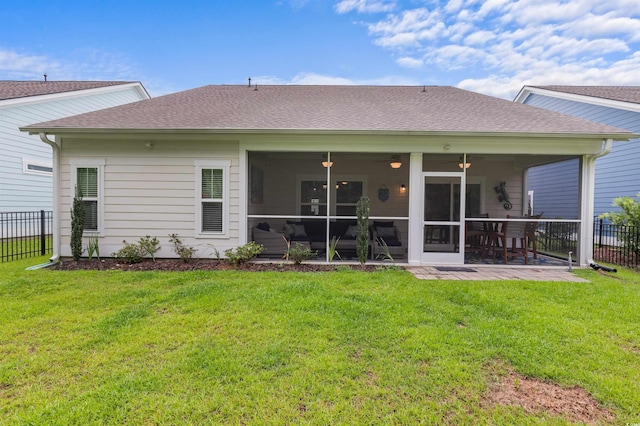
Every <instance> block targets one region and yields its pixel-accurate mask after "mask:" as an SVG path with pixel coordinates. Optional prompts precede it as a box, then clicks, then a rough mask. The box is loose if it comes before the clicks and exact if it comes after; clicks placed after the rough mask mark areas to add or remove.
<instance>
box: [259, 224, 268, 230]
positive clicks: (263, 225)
mask: <svg viewBox="0 0 640 426" xmlns="http://www.w3.org/2000/svg"><path fill="white" fill-rule="evenodd" d="M258 229H259V230H261V231H268V230H269V224H268V223H267V222H262V223H259V224H258Z"/></svg>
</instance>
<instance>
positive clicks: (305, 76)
mask: <svg viewBox="0 0 640 426" xmlns="http://www.w3.org/2000/svg"><path fill="white" fill-rule="evenodd" d="M252 82H254V83H256V84H258V86H260V85H269V84H309V85H337V86H344V85H367V86H416V85H419V84H422V83H420V82H418V81H416V80H415V79H412V78H407V77H402V76H384V77H377V78H370V79H352V78H346V77H336V76H332V75H324V74H318V73H313V72H303V73H299V74H297V75H295V76H293V77H292V78H291V79H283V78H281V77H275V76H258V77H255V78H254V79H252Z"/></svg>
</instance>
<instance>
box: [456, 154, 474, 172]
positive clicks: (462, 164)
mask: <svg viewBox="0 0 640 426" xmlns="http://www.w3.org/2000/svg"><path fill="white" fill-rule="evenodd" d="M458 167H460V168H461V169H468V168H469V167H471V160H470V159H469V156H467V161H466V162H465V161H464V156H460V162H459V163H458Z"/></svg>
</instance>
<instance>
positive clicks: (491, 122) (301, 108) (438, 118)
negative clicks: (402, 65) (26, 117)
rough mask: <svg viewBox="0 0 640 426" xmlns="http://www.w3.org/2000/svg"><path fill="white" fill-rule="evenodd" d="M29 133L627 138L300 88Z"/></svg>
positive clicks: (467, 107)
mask: <svg viewBox="0 0 640 426" xmlns="http://www.w3.org/2000/svg"><path fill="white" fill-rule="evenodd" d="M24 130H29V131H31V132H38V131H43V132H49V133H65V132H98V131H101V132H104V131H110V132H129V131H160V130H173V131H177V130H182V131H216V132H242V131H245V132H246V131H252V132H257V131H307V132H412V133H413V132H425V133H438V132H445V133H469V132H472V133H491V134H495V133H506V134H511V133H513V134H516V133H530V134H563V135H566V134H582V135H584V134H590V135H601V134H602V135H608V136H607V137H615V135H617V136H622V137H623V138H624V136H626V134H628V132H626V131H623V130H621V129H617V128H614V127H610V126H605V125H602V124H598V123H593V122H590V121H585V120H581V119H578V118H575V117H571V116H567V115H562V114H559V113H555V112H552V111H547V110H544V109H540V108H534V107H530V106H527V105H522V104H518V103H515V102H510V101H507V100H504V99H498V98H494V97H491V96H486V95H482V94H478V93H474V92H469V91H466V90H462V89H457V88H454V87H442V86H435V87H434V86H426V87H423V86H419V87H415V86H413V87H408V86H294V85H285V86H259V87H255V86H251V87H249V86H226V85H223V86H204V87H200V88H197V89H192V90H187V91H184V92H179V93H174V94H171V95H166V96H161V97H157V98H153V99H149V100H144V101H140V102H135V103H131V104H127V105H122V106H118V107H114V108H108V109H105V110H101V111H96V112H91V113H87V114H82V115H77V116H73V117H68V118H63V119H59V120H55V121H50V122H46V123H40V124H34V125H31V126H26V127H25V128H24ZM611 135H613V136H611Z"/></svg>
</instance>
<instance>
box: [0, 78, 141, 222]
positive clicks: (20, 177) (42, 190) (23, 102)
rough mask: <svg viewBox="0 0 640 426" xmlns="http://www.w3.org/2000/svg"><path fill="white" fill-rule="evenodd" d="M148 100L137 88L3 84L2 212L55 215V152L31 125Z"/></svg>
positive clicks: (99, 83)
mask: <svg viewBox="0 0 640 426" xmlns="http://www.w3.org/2000/svg"><path fill="white" fill-rule="evenodd" d="M142 99H149V94H148V93H147V91H146V90H145V89H144V87H143V86H142V84H140V83H138V82H122V81H0V150H1V151H2V155H1V156H0V212H24V211H34V210H51V208H52V174H53V173H52V154H51V147H50V146H47V145H45V144H43V143H42V141H41V140H40V138H39V137H38V136H29V135H27V134H25V133H22V132H20V130H18V129H19V127H21V126H25V125H27V124H31V123H35V122H40V121H48V120H54V119H58V118H63V117H68V116H71V115H77V114H81V113H84V112H89V111H95V110H99V109H103V108H108V107H112V106H117V105H122V104H126V103H129V102H134V101H139V100H142Z"/></svg>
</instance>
